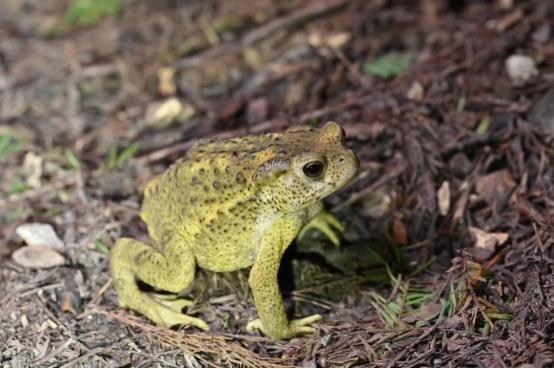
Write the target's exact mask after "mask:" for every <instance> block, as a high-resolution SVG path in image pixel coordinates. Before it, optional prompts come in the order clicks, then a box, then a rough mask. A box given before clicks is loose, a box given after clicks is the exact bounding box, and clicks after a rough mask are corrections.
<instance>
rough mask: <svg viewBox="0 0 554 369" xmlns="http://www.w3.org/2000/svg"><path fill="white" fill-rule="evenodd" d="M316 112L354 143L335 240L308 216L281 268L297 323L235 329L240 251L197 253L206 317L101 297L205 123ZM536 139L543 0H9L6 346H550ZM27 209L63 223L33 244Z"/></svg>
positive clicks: (30, 357) (551, 73)
mask: <svg viewBox="0 0 554 369" xmlns="http://www.w3.org/2000/svg"><path fill="white" fill-rule="evenodd" d="M76 4H78V5H80V6H81V7H77V5H76ZM513 56H515V58H511V59H510V60H511V61H510V62H508V61H507V60H508V59H509V58H510V57H513ZM518 56H519V59H518ZM512 62H513V63H514V64H511V63H512ZM513 68H515V69H513ZM328 120H334V121H337V122H340V123H341V124H342V125H343V126H344V129H345V131H346V134H347V136H348V145H349V146H350V147H351V148H352V149H353V150H354V151H355V152H356V153H357V155H358V156H359V158H360V162H361V169H360V173H359V175H358V176H357V178H356V179H355V180H354V181H353V182H352V183H351V184H350V185H349V186H347V187H346V188H345V189H343V190H342V191H340V192H338V193H337V194H334V195H332V196H331V197H330V198H328V199H327V200H326V205H327V208H328V209H330V210H331V211H332V212H333V213H334V214H335V215H336V216H337V217H338V218H339V219H340V220H341V221H342V222H343V224H344V225H345V226H346V231H345V233H344V234H343V240H342V244H341V246H340V248H334V247H333V246H332V245H329V241H327V240H325V238H323V237H322V236H321V235H320V234H318V233H317V232H313V233H310V234H308V235H307V237H306V238H305V239H303V240H302V241H299V242H296V244H295V245H294V246H292V247H291V248H290V250H289V251H290V252H288V253H287V254H286V255H285V259H284V260H283V263H282V266H281V273H280V284H281V289H282V291H283V293H284V296H285V300H286V303H287V307H288V308H289V309H290V312H291V314H292V315H297V316H303V315H306V314H312V313H320V314H322V315H323V320H322V322H321V324H318V325H317V331H316V333H315V334H313V335H310V336H305V337H299V338H295V339H293V340H290V341H272V340H269V339H267V338H265V337H263V336H256V335H250V334H248V333H247V332H246V331H245V329H244V327H245V324H246V323H247V322H248V321H249V320H251V319H253V318H255V317H256V312H255V309H254V307H253V304H252V297H251V295H250V292H249V289H248V282H247V278H248V271H247V270H243V271H238V272H234V273H222V274H215V273H210V272H206V271H199V272H198V275H197V279H196V281H195V283H194V286H193V287H192V289H191V290H190V291H187V292H186V294H187V296H189V297H191V298H193V299H194V302H195V304H194V306H192V307H190V308H189V310H188V313H189V314H191V315H195V316H198V317H201V318H202V319H204V320H206V321H207V322H208V324H209V325H210V328H211V330H210V331H209V332H201V331H198V330H196V329H193V328H188V327H181V328H179V329H172V330H170V329H161V328H158V327H155V326H153V325H151V323H150V322H149V321H147V320H146V319H145V318H143V317H140V316H138V315H135V314H134V313H132V312H129V311H125V310H123V309H120V308H119V307H118V306H117V302H116V301H117V300H116V295H115V292H114V291H113V289H112V288H111V285H110V280H109V275H108V252H109V249H110V247H111V246H112V245H113V243H114V242H115V240H116V239H117V238H118V237H120V236H121V235H127V236H132V237H135V238H140V239H143V240H146V239H147V238H146V237H147V236H146V228H145V226H144V225H143V224H142V223H141V221H140V219H139V217H138V213H139V207H140V201H141V196H142V195H141V194H142V189H143V188H144V186H145V184H146V182H147V181H148V180H149V179H150V178H152V177H153V176H154V175H156V174H158V173H161V172H162V171H163V170H164V169H165V168H167V167H168V166H169V164H170V163H172V162H173V161H175V160H176V159H177V158H179V157H180V156H182V155H183V154H184V153H185V152H186V150H187V149H188V148H189V147H191V146H192V145H193V144H194V142H195V141H196V140H197V139H199V138H204V137H213V136H215V137H219V138H226V137H234V136H240V135H243V134H246V133H260V132H267V131H280V130H283V129H285V128H286V127H289V126H292V125H297V124H310V125H314V126H320V125H321V124H322V123H323V122H325V121H328ZM552 137H554V3H553V2H550V1H541V0H529V1H518V0H514V1H510V0H498V1H487V2H483V1H477V0H475V1H469V0H468V1H463V0H457V1H455V0H450V1H439V0H421V1H393V0H371V1H368V0H350V1H349V0H310V1H299V0H292V1H270V0H256V1H234V0H233V1H230V0H227V1H216V0H207V1H201V0H191V1H175V0H160V1H144V0H121V1H116V0H102V1H100V0H98V1H97V2H96V5H94V6H92V5H91V2H90V1H89V0H78V1H75V2H71V1H69V0H42V1H40V2H39V1H26V0H3V1H2V2H0V306H1V310H0V363H1V364H2V366H3V367H14V366H23V367H28V366H35V367H47V366H49V367H50V366H77V367H80V366H94V367H106V366H112V367H113V366H117V367H119V366H137V367H144V366H150V367H153V366H165V367H182V366H186V367H198V366H252V367H254V366H308V367H313V366H358V367H361V366H372V367H376V366H378V367H384V366H388V367H390V366H394V367H399V366H412V367H413V366H430V367H440V366H495V367H505V366H510V367H514V366H543V367H544V366H553V365H554V314H553V312H554V246H553V244H554V146H553V142H554V140H553V139H552ZM32 223H42V224H49V225H51V226H53V229H54V230H55V234H56V235H57V236H58V237H59V240H57V239H56V238H55V237H54V240H53V241H52V239H51V238H50V242H47V241H44V240H41V241H40V242H39V244H38V245H36V246H35V248H34V249H33V248H30V249H29V246H25V245H26V244H27V243H29V242H30V241H29V240H28V239H27V238H25V237H23V238H22V237H21V236H20V235H18V233H19V234H21V233H22V231H21V230H22V229H23V228H25V227H26V229H30V230H31V231H30V233H36V232H37V231H36V228H33V227H34V226H29V224H32ZM16 230H18V231H17V232H16ZM24 239H25V240H24ZM60 240H61V242H60ZM24 247H27V249H25V248H24ZM22 250H23V251H22ZM26 250H27V251H28V252H24V251H26ZM29 250H30V251H29ZM26 263H27V264H26ZM33 263H34V264H33ZM26 265H27V267H26ZM32 265H34V266H35V267H28V266H32Z"/></svg>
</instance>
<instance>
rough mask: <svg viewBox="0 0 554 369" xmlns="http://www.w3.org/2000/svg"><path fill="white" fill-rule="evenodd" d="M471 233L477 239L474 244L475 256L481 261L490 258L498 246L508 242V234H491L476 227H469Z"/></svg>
mask: <svg viewBox="0 0 554 369" xmlns="http://www.w3.org/2000/svg"><path fill="white" fill-rule="evenodd" d="M469 233H470V234H471V235H472V236H473V238H474V239H475V243H474V244H473V256H474V257H475V259H477V260H479V261H483V260H487V259H488V258H490V257H491V256H492V255H493V254H494V252H495V250H496V246H497V245H502V244H504V243H505V242H506V241H508V238H509V235H508V234H507V233H504V232H502V233H490V232H486V231H483V230H482V229H479V228H476V227H469Z"/></svg>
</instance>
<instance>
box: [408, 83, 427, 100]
mask: <svg viewBox="0 0 554 369" xmlns="http://www.w3.org/2000/svg"><path fill="white" fill-rule="evenodd" d="M424 94H425V90H424V89H423V86H422V85H421V83H419V82H417V81H415V82H414V83H412V85H411V86H410V88H409V89H408V92H406V97H407V98H408V99H410V100H414V101H421V100H423V97H424Z"/></svg>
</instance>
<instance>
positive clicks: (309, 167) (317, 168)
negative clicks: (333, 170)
mask: <svg viewBox="0 0 554 369" xmlns="http://www.w3.org/2000/svg"><path fill="white" fill-rule="evenodd" d="M302 170H303V171H304V174H305V175H307V176H308V177H310V178H316V177H319V176H320V175H321V173H323V163H322V162H321V161H311V162H309V163H308V164H306V165H304V167H303V168H302Z"/></svg>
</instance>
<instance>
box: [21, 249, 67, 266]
mask: <svg viewBox="0 0 554 369" xmlns="http://www.w3.org/2000/svg"><path fill="white" fill-rule="evenodd" d="M12 259H13V260H14V261H15V262H16V263H17V264H19V265H21V266H23V267H26V268H35V269H47V268H53V267H56V266H59V265H64V263H65V259H64V257H63V256H62V255H60V254H59V253H58V252H57V251H55V250H53V249H51V248H50V247H48V246H25V247H22V248H20V249H17V250H15V251H14V253H13V254H12Z"/></svg>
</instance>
